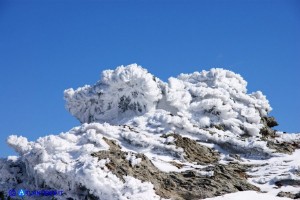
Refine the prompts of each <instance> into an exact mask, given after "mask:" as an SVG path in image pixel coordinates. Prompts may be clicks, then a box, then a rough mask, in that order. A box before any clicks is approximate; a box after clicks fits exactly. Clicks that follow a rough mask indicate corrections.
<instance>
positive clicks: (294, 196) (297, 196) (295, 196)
mask: <svg viewBox="0 0 300 200" xmlns="http://www.w3.org/2000/svg"><path fill="white" fill-rule="evenodd" d="M277 196H278V197H287V198H291V199H300V192H298V193H297V194H292V193H290V192H279V193H278V194H277Z"/></svg>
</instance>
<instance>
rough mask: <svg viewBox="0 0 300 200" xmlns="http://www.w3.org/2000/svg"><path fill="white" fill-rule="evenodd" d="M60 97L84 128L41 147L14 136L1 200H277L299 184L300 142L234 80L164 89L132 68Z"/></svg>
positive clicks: (3, 164)
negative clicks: (51, 193) (51, 194)
mask: <svg viewBox="0 0 300 200" xmlns="http://www.w3.org/2000/svg"><path fill="white" fill-rule="evenodd" d="M64 98H65V100H66V108H67V110H68V111H69V112H70V113H71V114H72V115H73V116H75V117H76V118H77V119H78V120H79V121H80V122H81V123H82V124H81V125H80V126H78V127H74V128H72V129H71V130H70V131H68V132H65V133H60V134H58V135H48V136H44V137H41V138H39V139H38V140H37V141H28V140H27V138H25V137H22V136H16V135H12V136H10V137H9V138H8V140H7V142H8V144H9V145H10V146H11V147H12V148H13V149H15V151H16V152H18V153H19V155H20V156H19V157H9V158H7V159H1V160H0V188H1V189H0V199H1V195H2V196H3V198H4V197H7V196H8V195H9V193H8V191H10V190H12V189H14V190H16V191H20V190H21V189H24V188H25V189H27V190H59V191H63V194H62V195H56V196H55V198H56V199H67V198H69V199H105V200H106V199H107V200H110V199H161V198H165V199H169V198H171V199H172V198H174V199H187V198H188V199H199V198H207V197H214V196H218V195H224V194H226V193H232V192H237V191H245V190H255V191H259V190H260V191H263V192H266V193H268V194H260V193H256V192H239V193H236V194H229V195H225V196H224V198H225V199H226V198H227V199H230V198H237V199H242V198H243V199H244V196H247V195H249V196H250V195H251V196H252V197H253V198H260V199H267V198H274V199H275V197H274V196H276V195H277V194H278V193H279V192H281V193H280V194H281V195H284V194H291V195H293V194H295V193H296V192H297V188H298V187H299V186H300V184H299V183H300V163H299V159H297V158H298V157H299V144H300V136H299V135H300V134H292V135H291V134H284V133H283V132H276V131H275V130H273V129H272V127H273V126H275V125H276V124H277V123H276V121H275V119H274V118H270V117H268V113H269V112H270V111H271V107H270V105H269V102H268V100H267V99H266V97H265V96H264V95H263V94H262V92H260V91H258V92H254V93H251V94H248V93H247V82H246V81H245V80H244V79H243V78H242V77H241V76H240V75H238V74H235V73H234V72H231V71H228V70H224V69H211V70H209V71H202V72H194V73H192V74H180V75H179V76H178V77H177V78H175V77H171V78H169V80H168V82H163V81H161V80H159V79H158V78H156V77H155V76H153V75H152V74H150V73H149V72H148V71H147V70H146V69H143V68H142V67H140V66H138V65H136V64H132V65H128V66H120V67H118V68H116V69H115V70H106V71H103V72H102V76H101V79H100V80H99V81H98V82H97V83H96V84H95V85H92V86H88V85H86V86H84V87H81V88H78V89H75V90H74V89H72V88H71V89H67V90H65V92H64ZM203 181H204V182H203ZM196 190H197V191H196ZM241 196H242V197H241ZM32 198H36V199H49V198H48V197H47V196H42V197H41V196H32ZM219 198H223V197H216V198H215V199H219ZM249 198H250V197H249Z"/></svg>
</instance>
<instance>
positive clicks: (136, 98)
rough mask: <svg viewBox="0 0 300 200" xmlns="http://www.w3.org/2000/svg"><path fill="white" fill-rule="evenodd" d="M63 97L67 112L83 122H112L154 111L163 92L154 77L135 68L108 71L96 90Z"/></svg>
mask: <svg viewBox="0 0 300 200" xmlns="http://www.w3.org/2000/svg"><path fill="white" fill-rule="evenodd" d="M64 97H65V100H66V102H67V104H66V107H67V109H68V110H69V111H70V112H71V114H72V115H74V116H75V117H77V118H78V119H79V120H80V122H82V123H85V122H87V123H90V122H93V121H98V122H104V121H107V122H112V121H113V120H115V121H116V120H118V119H121V118H123V117H129V116H133V115H139V114H143V113H145V112H147V111H149V110H151V109H152V108H154V107H155V106H156V103H157V102H158V100H159V99H160V98H161V90H160V88H159V86H158V82H157V79H156V78H155V77H154V76H153V75H151V74H150V73H148V72H147V70H146V69H143V68H142V67H140V66H138V65H136V64H132V65H128V66H126V67H124V66H120V67H118V68H117V69H115V70H105V71H103V72H102V77H101V79H100V81H99V82H98V83H96V84H95V85H94V86H88V85H86V86H84V87H81V88H78V89H77V90H74V89H72V88H71V89H67V90H65V92H64Z"/></svg>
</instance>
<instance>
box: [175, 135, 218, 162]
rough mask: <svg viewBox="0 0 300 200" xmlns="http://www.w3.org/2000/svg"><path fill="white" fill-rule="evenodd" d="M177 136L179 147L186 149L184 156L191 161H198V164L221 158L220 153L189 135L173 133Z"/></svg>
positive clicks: (176, 141)
mask: <svg viewBox="0 0 300 200" xmlns="http://www.w3.org/2000/svg"><path fill="white" fill-rule="evenodd" d="M172 136H173V137H174V138H175V144H176V146H177V147H181V148H183V150H184V153H185V155H184V158H185V159H186V160H187V161H189V162H197V163H198V164H210V163H216V162H218V160H219V159H220V158H219V156H220V154H219V153H218V152H216V151H214V150H212V149H211V148H208V147H206V146H203V145H200V144H199V143H197V142H196V141H195V140H192V139H190V138H187V137H182V136H181V135H178V134H173V135H172Z"/></svg>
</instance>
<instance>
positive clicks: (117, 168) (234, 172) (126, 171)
mask: <svg viewBox="0 0 300 200" xmlns="http://www.w3.org/2000/svg"><path fill="white" fill-rule="evenodd" d="M175 137H176V138H177V140H176V141H177V142H176V143H178V144H182V145H181V146H182V148H184V149H185V152H187V155H189V157H187V158H188V159H195V158H194V157H190V153H191V151H192V150H191V148H192V147H195V148H201V150H203V149H204V150H205V152H204V153H208V154H209V155H213V156H215V157H214V158H213V159H212V160H209V159H204V160H197V159H195V161H196V162H199V163H200V162H201V163H203V162H206V163H209V162H210V161H213V162H215V161H216V160H217V158H218V157H216V155H215V154H214V153H213V151H212V150H208V149H206V148H207V147H206V148H204V147H200V146H201V145H199V144H197V143H194V142H193V141H192V140H190V139H188V138H182V137H180V136H175ZM105 141H106V142H107V144H109V146H110V149H109V150H108V151H99V152H96V153H93V154H92V156H95V157H98V159H99V160H101V159H106V158H109V160H110V162H109V163H107V164H106V166H107V168H108V169H109V170H111V172H112V173H113V174H115V175H116V176H117V177H119V178H120V179H121V180H124V179H123V176H126V175H129V176H133V177H135V178H137V179H140V180H142V181H149V182H151V183H152V184H153V185H154V189H155V191H156V193H157V195H159V196H161V197H163V198H171V199H176V200H177V199H179V200H181V199H202V198H208V197H214V196H218V195H222V194H226V193H231V192H237V191H244V190H256V191H259V189H258V188H257V187H256V186H254V185H251V184H250V183H248V182H247V180H246V179H247V174H246V173H245V171H246V169H247V167H248V166H243V165H238V164H229V165H221V164H215V165H211V166H208V167H206V168H204V169H202V171H213V176H211V177H208V176H205V175H201V173H199V171H197V170H187V171H184V172H181V173H179V172H169V173H167V172H163V171H160V170H159V169H158V168H156V167H155V166H154V165H153V163H152V162H151V161H150V160H149V159H148V158H147V157H146V156H145V155H143V154H135V156H136V157H137V158H141V162H140V163H139V164H137V165H134V166H133V165H132V164H131V163H130V161H129V160H127V159H126V157H127V154H128V152H123V151H121V149H120V147H119V146H118V145H117V144H116V143H115V142H114V141H112V140H108V139H106V138H105ZM183 144H186V146H184V145H183ZM196 150H199V149H196ZM197 153H199V152H198V151H197Z"/></svg>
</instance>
